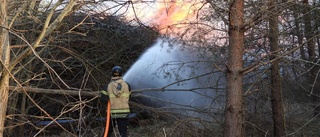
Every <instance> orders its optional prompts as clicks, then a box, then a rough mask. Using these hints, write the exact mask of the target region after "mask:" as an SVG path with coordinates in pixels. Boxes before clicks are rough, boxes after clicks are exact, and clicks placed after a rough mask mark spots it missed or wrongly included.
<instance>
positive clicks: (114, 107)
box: [102, 77, 130, 118]
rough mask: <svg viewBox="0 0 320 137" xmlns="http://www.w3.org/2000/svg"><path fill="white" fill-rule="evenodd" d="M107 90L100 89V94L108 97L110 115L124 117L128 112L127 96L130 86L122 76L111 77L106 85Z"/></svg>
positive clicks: (128, 95)
mask: <svg viewBox="0 0 320 137" xmlns="http://www.w3.org/2000/svg"><path fill="white" fill-rule="evenodd" d="M106 90H107V91H105V90H104V91H102V94H104V95H106V96H108V97H109V100H110V103H111V108H110V112H111V117H113V118H124V117H127V116H128V114H129V113H130V108H129V97H130V88H129V85H128V83H126V82H125V81H124V80H123V79H122V77H112V78H111V82H110V83H109V84H108V86H107V89H106Z"/></svg>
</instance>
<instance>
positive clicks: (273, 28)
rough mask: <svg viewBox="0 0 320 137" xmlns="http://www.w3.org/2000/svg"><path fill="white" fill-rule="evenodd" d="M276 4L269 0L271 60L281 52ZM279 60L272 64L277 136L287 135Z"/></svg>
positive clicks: (273, 112)
mask: <svg viewBox="0 0 320 137" xmlns="http://www.w3.org/2000/svg"><path fill="white" fill-rule="evenodd" d="M276 4H277V3H276V0H269V9H270V11H271V12H270V16H269V17H270V18H269V40H270V48H271V52H272V53H274V55H272V56H271V58H270V59H271V60H273V59H275V58H276V57H278V55H279V52H277V51H278V50H279V42H278V41H279V33H278V13H277V8H276ZM279 62H280V60H279V59H277V60H276V61H274V62H273V63H272V65H271V103H272V116H273V128H274V136H275V137H282V136H285V133H286V132H285V131H286V129H285V118H284V111H283V100H282V90H281V76H280V69H279Z"/></svg>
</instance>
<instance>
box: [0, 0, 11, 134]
mask: <svg viewBox="0 0 320 137" xmlns="http://www.w3.org/2000/svg"><path fill="white" fill-rule="evenodd" d="M0 3H1V4H0V26H1V28H0V46H1V47H0V61H1V62H0V69H1V70H0V71H1V72H0V98H1V99H0V137H3V135H4V123H5V119H6V111H7V104H8V95H9V77H10V76H9V72H8V71H7V68H8V67H9V61H10V47H9V33H8V30H7V10H6V8H7V2H6V0H0Z"/></svg>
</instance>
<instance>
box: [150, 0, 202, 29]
mask: <svg viewBox="0 0 320 137" xmlns="http://www.w3.org/2000/svg"><path fill="white" fill-rule="evenodd" d="M194 2H195V1H185V0H163V3H160V4H159V6H160V8H159V9H158V11H157V13H156V14H155V16H154V18H155V19H154V20H153V21H152V24H153V25H155V26H157V27H158V29H159V30H160V31H161V33H164V32H165V31H166V29H167V28H169V29H174V30H176V29H178V28H179V27H180V26H182V24H183V23H186V22H187V21H189V20H192V19H193V18H194V17H195V14H194V13H195V12H194V9H195V8H196V7H197V6H196V4H195V3H194Z"/></svg>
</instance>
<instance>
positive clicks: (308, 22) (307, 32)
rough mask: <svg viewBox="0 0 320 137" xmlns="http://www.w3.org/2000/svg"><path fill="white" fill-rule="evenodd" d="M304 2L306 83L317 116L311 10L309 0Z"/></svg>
mask: <svg viewBox="0 0 320 137" xmlns="http://www.w3.org/2000/svg"><path fill="white" fill-rule="evenodd" d="M303 4H304V11H303V13H304V17H303V19H304V28H305V38H306V40H307V50H308V55H309V56H308V57H309V58H308V62H309V63H308V64H307V65H306V68H307V70H310V71H309V76H308V80H307V82H308V84H309V90H310V93H311V94H310V95H311V100H312V101H313V104H314V110H313V113H314V116H318V115H319V113H320V106H319V105H318V104H319V102H320V98H319V96H320V93H319V92H320V91H319V87H318V86H319V82H318V80H317V75H318V72H317V69H318V67H317V65H316V60H315V57H316V56H315V53H316V52H315V41H314V33H313V27H312V24H311V12H310V8H309V2H308V0H303Z"/></svg>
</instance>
